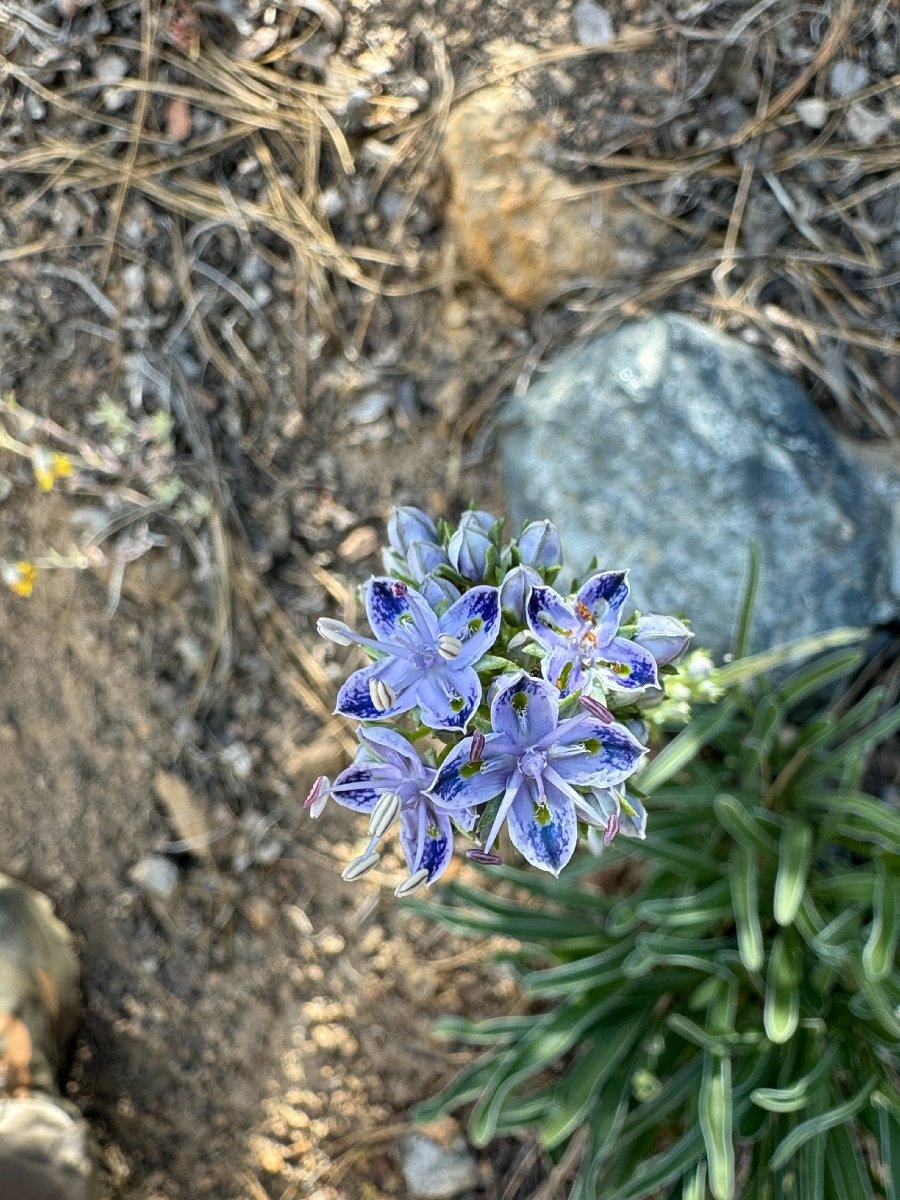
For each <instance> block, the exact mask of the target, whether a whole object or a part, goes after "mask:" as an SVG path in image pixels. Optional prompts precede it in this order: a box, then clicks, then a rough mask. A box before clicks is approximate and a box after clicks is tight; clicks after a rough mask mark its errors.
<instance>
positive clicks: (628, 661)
mask: <svg viewBox="0 0 900 1200" xmlns="http://www.w3.org/2000/svg"><path fill="white" fill-rule="evenodd" d="M599 653H600V656H601V657H602V659H603V660H604V662H610V663H615V664H616V665H615V666H614V667H607V666H605V665H604V664H603V663H598V664H597V665H598V668H599V670H600V671H601V673H602V675H603V677H604V678H605V679H606V680H607V681H608V682H609V683H610V684H613V685H614V686H615V687H617V688H624V689H626V690H627V691H636V690H637V689H638V688H644V687H659V679H658V676H657V673H656V659H655V658H654V657H653V655H652V654H651V653H650V651H649V650H645V649H644V647H643V646H639V645H637V643H636V642H630V641H629V640H628V638H613V639H612V641H610V642H608V643H607V644H606V645H605V646H602V647H601V649H600V651H599Z"/></svg>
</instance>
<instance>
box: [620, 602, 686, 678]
mask: <svg viewBox="0 0 900 1200" xmlns="http://www.w3.org/2000/svg"><path fill="white" fill-rule="evenodd" d="M693 636H694V635H693V634H692V633H691V631H690V630H689V629H688V627H687V626H686V625H684V624H682V622H681V621H679V620H678V619H677V617H664V616H660V615H659V614H658V613H646V614H645V615H644V616H642V617H639V618H638V621H637V625H636V627H635V631H634V639H633V640H634V641H635V642H637V644H638V645H639V646H643V648H644V649H645V650H649V651H650V653H651V654H652V655H653V657H654V658H655V659H656V661H657V663H658V665H659V666H664V665H665V664H666V663H670V662H674V661H675V659H676V658H679V657H680V656H681V655H682V654H684V652H685V650H686V649H687V647H688V644H689V643H690V640H691V638H692V637H693Z"/></svg>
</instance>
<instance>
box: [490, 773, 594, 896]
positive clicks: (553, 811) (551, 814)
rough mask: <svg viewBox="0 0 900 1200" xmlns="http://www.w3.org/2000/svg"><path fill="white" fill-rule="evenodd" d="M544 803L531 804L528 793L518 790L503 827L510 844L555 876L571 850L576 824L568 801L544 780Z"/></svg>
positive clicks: (567, 859) (569, 855)
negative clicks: (506, 826)
mask: <svg viewBox="0 0 900 1200" xmlns="http://www.w3.org/2000/svg"><path fill="white" fill-rule="evenodd" d="M544 789H545V796H546V803H545V804H540V805H538V804H535V802H534V799H533V797H532V795H531V794H530V793H529V791H528V790H526V789H525V788H522V789H520V790H519V793H518V795H517V796H516V798H515V800H513V802H512V804H511V805H510V808H509V812H508V814H507V825H508V828H509V836H510V840H511V841H512V844H513V845H514V846H515V847H516V849H517V850H518V851H519V852H520V853H521V854H522V855H523V856H524V857H525V858H526V859H527V861H528V862H530V863H531V865H532V866H533V867H537V868H538V869H539V870H541V871H549V872H551V874H553V875H558V874H559V873H560V871H561V870H562V869H563V867H564V866H565V865H566V863H567V862H568V861H569V859H570V858H571V857H572V854H573V853H574V851H575V845H576V843H577V841H578V821H577V820H576V817H575V804H574V802H573V800H572V798H571V797H570V796H568V795H566V793H565V792H563V791H561V790H560V789H559V788H558V787H556V785H555V784H553V783H551V782H550V781H549V780H547V779H545V780H544Z"/></svg>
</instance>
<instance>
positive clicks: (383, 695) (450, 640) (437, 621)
mask: <svg viewBox="0 0 900 1200" xmlns="http://www.w3.org/2000/svg"><path fill="white" fill-rule="evenodd" d="M366 613H367V615H368V618H369V624H370V625H371V627H372V631H373V633H374V634H375V637H374V638H369V637H365V636H363V635H361V634H358V633H354V632H353V630H351V629H350V628H349V627H348V626H346V625H345V624H343V622H340V621H333V620H329V619H327V618H323V619H322V620H320V621H319V623H318V630H319V633H320V634H321V635H322V636H323V637H327V638H329V639H330V640H331V641H334V642H337V643H338V644H339V645H350V644H351V643H355V644H357V645H359V646H367V647H370V648H371V649H372V650H374V651H376V653H378V654H379V655H380V656H381V657H379V658H378V659H377V660H376V661H375V662H374V663H372V664H371V665H370V666H368V667H363V668H362V669H361V670H359V671H354V673H353V674H352V675H351V676H350V678H349V679H348V680H347V681H346V683H345V684H344V685H343V687H342V688H341V689H340V691H339V692H338V698H337V707H336V708H335V712H337V713H341V714H342V715H343V716H347V717H356V718H358V719H359V720H364V721H379V720H383V719H385V718H389V717H395V716H398V715H399V714H400V713H404V712H408V711H409V710H410V709H411V708H414V707H415V706H416V705H418V706H419V709H420V710H421V716H422V721H423V723H424V724H426V725H429V726H430V727H431V728H432V729H455V730H462V729H465V727H466V725H467V724H468V722H469V719H470V717H471V716H472V714H473V713H474V711H475V709H476V708H477V707H478V705H479V703H480V701H481V680H480V679H479V677H478V674H477V672H476V671H475V670H474V667H473V664H474V663H476V662H477V661H478V659H479V658H481V657H482V655H483V654H485V653H486V652H487V651H488V650H489V649H490V647H491V646H492V645H493V643H494V640H495V639H496V637H497V634H498V633H499V631H500V596H499V592H498V591H497V589H496V588H492V587H486V586H482V587H474V588H471V589H470V590H469V591H468V592H466V593H465V595H463V596H461V597H460V598H459V599H458V600H456V601H455V602H454V603H453V604H451V605H450V607H449V608H448V609H447V611H446V612H445V613H444V614H443V615H442V616H438V615H437V614H436V613H435V612H434V611H433V610H432V608H431V607H430V605H429V604H428V601H427V600H426V599H425V598H424V597H423V596H422V595H421V594H420V593H419V592H418V591H416V589H415V588H412V587H410V586H409V585H408V584H405V583H401V582H399V581H398V580H395V579H372V580H370V582H369V585H368V588H367V591H366Z"/></svg>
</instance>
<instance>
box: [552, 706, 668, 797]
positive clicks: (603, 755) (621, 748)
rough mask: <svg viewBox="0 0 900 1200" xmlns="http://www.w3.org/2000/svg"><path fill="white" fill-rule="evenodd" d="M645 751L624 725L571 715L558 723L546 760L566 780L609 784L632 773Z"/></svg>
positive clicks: (576, 782)
mask: <svg viewBox="0 0 900 1200" xmlns="http://www.w3.org/2000/svg"><path fill="white" fill-rule="evenodd" d="M645 753H646V751H645V749H644V747H643V746H642V745H641V743H640V742H639V741H638V740H637V739H636V738H635V737H633V736H632V734H630V733H629V732H628V730H627V729H626V728H625V726H624V725H618V724H616V725H604V723H603V722H602V721H598V720H597V719H596V718H595V717H571V718H570V719H569V720H568V721H562V722H560V726H559V733H558V736H557V737H555V738H554V739H553V744H552V745H551V746H550V747H549V750H548V753H547V760H548V764H549V765H551V766H552V767H553V770H554V771H555V772H556V773H557V775H559V777H560V778H561V779H565V780H566V781H567V782H568V783H575V784H580V785H584V786H591V787H611V786H612V785H613V784H616V783H621V782H622V781H623V780H624V779H627V778H628V777H629V775H632V774H633V773H634V772H635V771H636V770H637V768H638V765H639V764H640V761H641V758H642V757H643V755H644V754H645Z"/></svg>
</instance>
